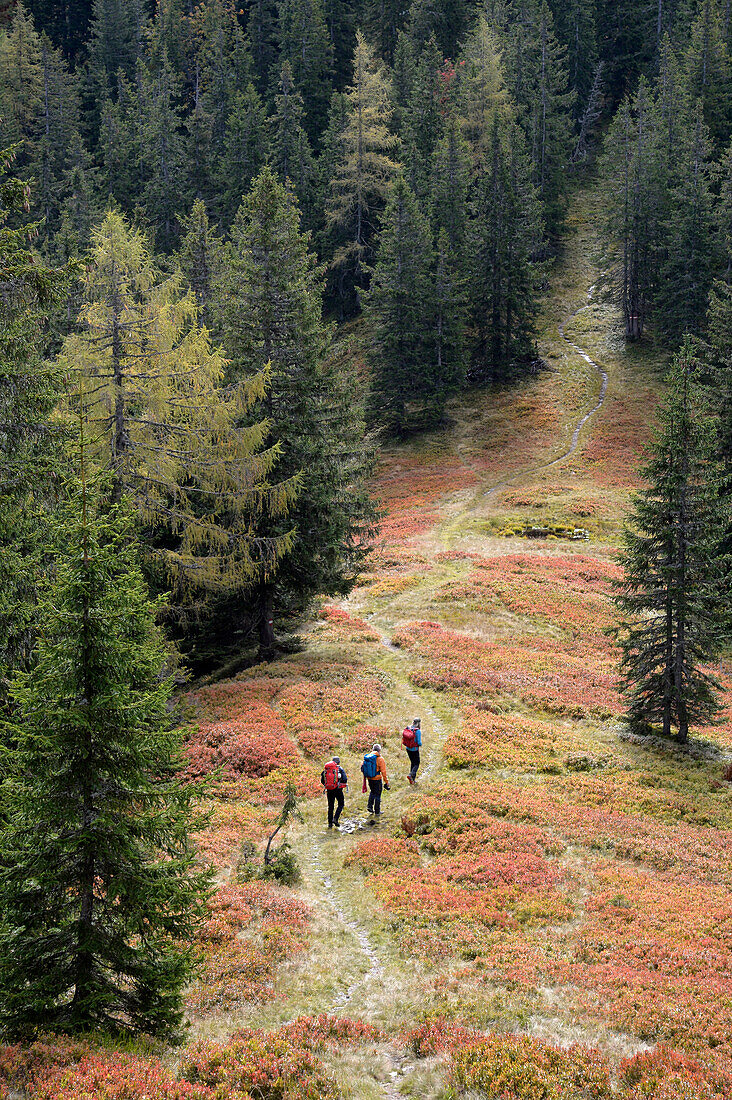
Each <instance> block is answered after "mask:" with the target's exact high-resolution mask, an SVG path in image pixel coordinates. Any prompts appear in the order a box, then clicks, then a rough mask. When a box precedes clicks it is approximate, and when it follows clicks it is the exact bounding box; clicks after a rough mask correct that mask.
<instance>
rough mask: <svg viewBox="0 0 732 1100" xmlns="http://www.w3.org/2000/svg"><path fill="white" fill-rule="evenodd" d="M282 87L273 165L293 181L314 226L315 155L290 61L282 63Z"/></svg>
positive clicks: (274, 131) (306, 218)
mask: <svg viewBox="0 0 732 1100" xmlns="http://www.w3.org/2000/svg"><path fill="white" fill-rule="evenodd" d="M279 89H280V90H279V93H278V95H276V96H275V111H274V115H273V116H272V119H271V126H272V145H271V149H272V152H271V156H270V164H271V165H272V168H273V169H274V170H275V172H277V174H278V175H279V177H280V179H281V180H282V181H283V182H288V181H289V185H290V186H291V187H292V188H293V190H294V192H295V194H296V195H297V200H298V202H299V204H300V209H301V210H302V214H303V221H304V224H305V226H306V227H307V228H308V229H310V228H311V227H312V225H313V221H314V210H313V207H314V202H315V183H316V180H315V174H316V167H315V158H314V157H313V151H312V149H311V147H310V142H309V141H308V136H307V134H306V133H305V130H304V129H303V125H302V120H303V115H304V109H303V102H302V96H301V95H300V93H299V92H298V91H297V90H296V88H295V85H294V83H293V79H292V71H291V69H290V65H289V62H287V61H286V62H285V63H284V65H283V66H282V72H281V74H280V83H279Z"/></svg>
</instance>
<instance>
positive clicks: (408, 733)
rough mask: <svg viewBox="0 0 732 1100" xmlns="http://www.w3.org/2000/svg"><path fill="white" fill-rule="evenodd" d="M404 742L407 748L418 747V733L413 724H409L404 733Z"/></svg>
mask: <svg viewBox="0 0 732 1100" xmlns="http://www.w3.org/2000/svg"><path fill="white" fill-rule="evenodd" d="M402 744H403V745H404V748H405V749H416V748H417V734H416V733H415V732H414V730H413V729H412V727H411V726H407V728H406V729H405V731H404V733H403V734H402Z"/></svg>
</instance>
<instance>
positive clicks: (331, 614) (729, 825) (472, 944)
mask: <svg viewBox="0 0 732 1100" xmlns="http://www.w3.org/2000/svg"><path fill="white" fill-rule="evenodd" d="M601 202H602V196H601V195H600V194H599V193H598V192H597V191H596V190H595V189H594V188H593V187H592V186H588V187H587V188H586V189H585V190H583V191H580V192H579V193H578V194H577V195H576V196H575V199H574V201H573V205H572V208H571V211H570V216H569V219H568V231H567V243H566V248H565V251H564V254H563V256H562V258H561V260H560V261H559V262H558V263H557V265H556V270H555V272H554V274H553V276H552V283H551V292H550V294H549V295H548V296H547V300H546V307H545V311H544V315H543V317H542V318H541V326H540V346H541V350H542V355H543V358H544V363H545V367H546V369H542V370H540V371H539V372H538V373H537V374H536V375H535V376H534V377H533V378H532V379H531V380H530V381H529V382H528V383H525V384H522V385H521V386H518V387H516V388H506V389H503V390H498V391H496V390H492V391H490V390H489V391H480V392H476V393H472V394H470V395H468V396H466V397H464V398H462V399H461V400H460V401H459V403H457V404H455V405H454V406H453V407H452V409H451V423H450V425H449V427H448V428H447V429H446V430H444V431H442V432H438V433H433V434H429V435H425V436H424V437H422V438H420V439H418V440H416V441H414V442H413V443H410V444H409V445H405V446H399V447H392V448H389V449H388V450H387V451H386V452H385V453H384V455H383V457H382V461H381V465H380V471H379V478H378V489H379V491H380V493H381V495H382V498H383V501H384V505H385V508H386V515H385V521H384V528H383V543H382V544H381V545H380V546H379V547H378V548H377V550H376V551H375V552H374V554H373V558H372V565H371V572H370V574H369V575H368V576H366V577H364V578H363V581H362V583H361V585H360V587H359V588H358V589H357V590H356V591H355V592H354V594H353V596H352V597H351V598H350V599H349V600H348V601H346V602H344V603H343V604H342V605H340V606H330V607H327V608H325V609H324V610H323V611H322V612H321V615H320V617H319V618H318V619H317V620H316V621H315V622H313V623H312V625H311V626H310V628H309V629H308V631H307V634H306V643H307V644H306V647H305V649H304V651H303V652H302V653H300V654H296V655H293V656H291V657H289V658H285V659H283V660H282V661H280V662H278V663H275V664H272V665H267V666H259V667H257V668H254V669H250V670H248V671H247V672H245V673H242V674H241V675H240V676H239V677H237V678H236V679H235V680H232V681H229V682H226V683H221V684H216V685H214V686H212V687H209V688H203V689H201V690H199V691H196V692H193V693H191V695H190V696H189V704H190V708H191V715H192V717H193V719H194V722H195V731H194V733H193V735H192V737H191V741H190V744H189V749H188V752H189V759H190V773H191V775H192V776H195V775H202V774H207V773H208V772H210V771H211V770H212V769H213V768H218V769H220V770H219V771H218V772H217V775H216V779H215V783H214V788H213V790H214V793H215V797H213V798H212V803H211V806H212V821H211V825H210V827H209V829H208V830H207V831H206V833H205V834H204V835H203V836H202V837H201V846H202V849H203V851H204V854H205V855H206V856H207V857H208V858H209V859H210V860H211V861H212V862H213V863H214V865H215V866H216V868H217V883H218V885H217V891H216V893H215V895H214V897H213V899H212V901H211V906H210V908H211V916H210V920H209V922H208V925H207V927H206V929H205V933H204V936H203V938H202V944H201V946H202V948H203V952H204V956H205V967H204V972H203V974H202V977H201V980H200V982H199V983H198V985H197V986H196V988H195V989H193V990H192V991H191V995H190V999H189V1001H190V1013H191V1022H192V1036H191V1040H192V1042H193V1044H194V1045H193V1047H192V1049H191V1050H189V1052H188V1053H187V1054H186V1055H184V1057H183V1063H182V1068H183V1071H184V1073H185V1075H186V1076H187V1077H188V1079H189V1080H191V1081H193V1082H196V1081H202V1082H207V1083H208V1084H209V1085H212V1087H213V1084H214V1083H216V1084H217V1087H218V1085H219V1083H220V1082H228V1083H229V1084H231V1083H232V1082H238V1083H239V1087H241V1088H243V1087H246V1088H250V1089H251V1090H252V1095H257V1096H265V1097H275V1096H282V1095H286V1096H288V1097H296V1098H298V1100H304V1098H306V1097H314V1096H320V1097H323V1096H332V1097H336V1096H342V1095H343V1096H348V1095H350V1096H354V1097H358V1098H364V1100H370V1098H378V1097H391V1098H394V1097H399V1096H415V1097H432V1098H434V1100H438V1098H440V1097H443V1098H446V1097H448V1096H454V1095H463V1094H467V1093H468V1092H469V1089H470V1087H472V1088H473V1089H474V1090H475V1091H474V1092H473V1095H492V1094H493V1092H494V1091H495V1090H498V1091H500V1089H504V1090H507V1091H506V1092H505V1094H506V1095H515V1096H518V1097H527V1098H528V1097H531V1098H533V1097H535V1096H540V1095H541V1096H552V1097H553V1096H557V1097H559V1096H562V1097H565V1096H566V1097H571V1096H580V1095H592V1096H595V1097H606V1098H608V1100H609V1097H610V1096H611V1095H614V1093H613V1091H612V1090H613V1089H614V1088H615V1087H616V1086H617V1079H616V1076H615V1075H617V1073H618V1067H619V1066H620V1067H621V1069H620V1073H621V1078H620V1087H621V1089H622V1090H624V1091H623V1095H625V1096H628V1097H640V1096H643V1097H652V1096H659V1097H660V1096H661V1095H663V1096H664V1097H668V1098H671V1097H677V1096H678V1097H681V1096H683V1097H687V1098H699V1100H701V1098H702V1097H704V1098H708V1097H714V1096H721V1095H726V1094H728V1093H727V1091H726V1090H728V1089H729V1088H730V1087H731V1084H732V977H731V976H730V975H731V974H732V967H731V965H730V964H732V936H731V934H730V929H732V854H731V853H732V844H731V843H730V842H731V841H732V789H731V788H730V786H729V785H728V784H727V783H724V782H722V781H721V777H722V774H723V771H724V767H725V764H726V760H725V754H726V752H727V751H728V750H730V749H732V724H730V723H729V722H728V723H727V724H726V725H725V726H722V727H720V728H719V729H717V730H715V731H714V732H713V733H709V737H713V738H714V739H715V740H716V741H717V742H718V744H719V746H720V749H719V750H715V749H714V747H713V746H712V745H709V744H708V745H707V746H706V747H702V748H699V747H697V749H695V750H694V751H692V752H691V753H689V754H686V755H679V754H675V753H674V752H673V751H671V750H668V751H666V752H662V751H659V750H655V751H654V750H650V749H648V748H647V747H645V746H640V745H638V744H635V743H632V742H631V741H629V740H628V739H627V738H624V737H623V736H622V726H621V724H620V723H619V722H618V716H619V714H620V703H619V699H618V695H617V682H616V675H615V664H616V662H615V654H614V652H613V649H612V646H611V643H610V642H609V640H608V638H607V636H606V635H605V633H604V629H605V627H606V626H607V625H608V624H609V623H610V622H611V619H612V606H611V595H612V586H613V582H614V580H615V579H616V578H617V576H618V568H617V565H616V564H615V558H614V554H615V550H616V548H617V543H618V538H619V532H620V526H621V521H622V516H623V514H624V512H625V511H626V509H627V505H628V500H629V494H630V492H631V491H632V489H633V485H634V471H635V470H636V469H637V466H638V462H639V459H640V456H641V451H642V445H643V440H644V438H646V436H647V432H648V428H649V420H650V412H651V409H652V406H653V402H654V399H655V394H656V393H657V390H658V385H659V381H658V380H659V373H660V369H661V367H662V364H661V363H660V362H656V361H654V359H653V358H652V356H651V355H650V354H649V353H648V351H647V349H638V350H630V351H629V350H627V349H626V348H625V346H624V344H623V343H622V342H621V341H620V340H619V339H618V338H617V337H616V336H615V335H614V334H615V333H616V332H617V331H618V327H619V326H618V324H617V318H616V317H615V316H614V313H613V308H612V307H611V305H609V304H608V301H607V297H606V294H605V292H604V288H603V283H602V279H601V266H600V259H599V254H598V246H597V242H596V239H595V236H594V234H593V232H592V230H591V229H590V228H588V227H590V226H592V225H595V224H597V222H598V220H599V218H600V216H601ZM527 536H528V537H527ZM585 536H586V537H585ZM727 677H728V683H729V686H730V697H731V698H732V679H731V678H730V676H729V670H727ZM415 715H419V716H420V717H421V718H422V726H423V730H424V733H425V749H424V752H423V764H422V768H421V771H420V775H419V783H418V785H417V786H416V787H414V788H411V787H409V786H408V784H407V782H406V778H405V775H406V771H407V766H406V758H405V756H404V753H403V750H402V749H401V745H400V733H401V729H402V727H403V726H404V725H405V723H406V721H407V720H409V719H411V718H412V717H414V716H415ZM376 739H378V740H379V741H380V742H381V744H382V745H383V746H384V751H385V755H386V760H387V765H388V768H389V772H390V776H391V790H390V791H389V792H388V793H385V795H384V813H383V815H382V817H381V819H380V820H378V821H376V820H375V819H374V818H373V817H369V815H368V814H367V813H366V806H365V803H366V798H365V796H364V795H362V794H361V783H360V775H359V765H360V761H361V758H362V754H363V752H364V751H365V750H367V749H368V748H370V746H371V743H372V742H373V741H374V740H376ZM334 751H338V753H339V754H340V756H341V757H342V759H343V762H344V764H345V766H346V769H347V771H348V773H349V775H350V777H351V785H350V790H349V793H348V797H347V803H346V811H345V814H344V818H343V821H342V828H341V829H340V830H337V831H333V832H331V833H329V832H328V830H327V829H326V827H325V806H324V799H323V798H322V796H321V795H320V794H319V789H320V784H319V774H320V770H321V768H322V765H323V762H324V761H325V760H326V759H327V758H328V755H329V754H330V753H332V752H334ZM288 779H292V780H294V781H295V783H296V784H297V786H298V789H299V791H300V792H301V794H302V795H303V797H302V799H301V805H302V808H303V813H304V822H303V823H302V824H300V825H294V826H291V827H290V828H289V831H288V833H287V838H288V841H289V842H290V843H291V845H292V847H293V849H294V851H295V854H296V856H297V859H298V862H299V865H300V868H301V871H302V882H301V884H300V885H299V886H297V887H295V888H293V889H288V888H286V887H282V886H279V885H277V884H273V883H270V882H262V881H260V880H258V879H249V876H248V870H247V869H248V868H249V867H251V866H253V865H254V864H257V863H258V861H259V860H260V858H261V855H260V853H261V844H262V841H263V838H264V837H265V835H266V832H267V828H268V826H269V823H270V822H271V821H272V820H273V819H274V818H275V816H276V814H277V810H278V805H279V802H280V800H281V796H282V790H283V787H284V784H285V782H286V781H287V780H288ZM320 1014H327V1016H324V1017H322V1018H320V1019H315V1020H313V1019H312V1018H313V1017H318V1016H319V1015H320ZM301 1017H307V1020H303V1019H300V1018H301ZM334 1017H336V1018H338V1020H334V1019H333V1018H334ZM296 1020H297V1021H298V1022H297V1023H293V1022H294V1021H296ZM338 1021H341V1022H338ZM344 1021H350V1022H344ZM241 1028H244V1029H260V1028H263V1029H266V1030H267V1031H268V1032H270V1033H271V1032H274V1031H276V1034H267V1035H259V1034H256V1033H252V1032H251V1031H246V1030H245V1031H244V1032H243V1033H242V1035H241V1036H240V1037H239V1038H238V1039H236V1040H234V1041H233V1043H232V1042H231V1041H230V1037H231V1035H232V1033H234V1032H235V1031H236V1030H237V1029H241ZM492 1032H498V1033H500V1034H503V1035H510V1033H519V1034H521V1035H527V1036H529V1037H530V1039H529V1040H523V1039H519V1040H514V1039H511V1038H509V1037H505V1038H501V1039H498V1040H494V1039H490V1038H486V1035H488V1034H489V1033H492ZM659 1041H662V1042H664V1043H667V1044H669V1046H670V1048H672V1050H671V1051H668V1050H665V1048H660V1049H659V1050H658V1051H656V1053H652V1054H650V1055H645V1054H644V1053H643V1052H644V1051H647V1050H651V1049H653V1048H654V1045H655V1044H656V1043H658V1042H659ZM219 1042H223V1043H224V1046H223V1048H221V1049H220V1048H219V1047H218V1046H217V1045H216V1044H217V1043H219ZM211 1044H214V1045H211ZM545 1044H548V1045H545ZM572 1044H578V1045H577V1046H573V1045H572ZM586 1048H589V1051H590V1052H589V1053H588V1049H586ZM598 1052H599V1053H598ZM674 1052H675V1053H674ZM65 1056H66V1055H65ZM43 1057H46V1055H43ZM696 1058H698V1059H699V1061H698V1062H696V1061H695V1060H694V1059H696ZM278 1059H280V1061H278ZM628 1059H631V1061H630V1062H628V1061H627V1060H628ZM72 1060H73V1058H72ZM165 1060H167V1061H177V1057H176V1058H173V1056H172V1055H170V1054H169V1055H166V1056H165ZM623 1060H625V1061H623ZM145 1064H146V1065H147V1063H145ZM278 1066H280V1067H281V1066H285V1067H286V1072H285V1076H286V1075H287V1073H289V1074H290V1075H291V1077H292V1080H291V1083H290V1085H289V1086H287V1088H289V1091H285V1093H284V1094H283V1093H282V1092H281V1091H280V1092H278V1091H277V1088H280V1087H281V1086H280V1085H278V1086H276V1088H275V1087H274V1086H272V1089H271V1090H270V1091H266V1089H265V1087H264V1085H263V1084H262V1081H264V1080H265V1078H266V1079H267V1080H269V1081H272V1080H274V1079H275V1078H277V1075H278V1073H280V1069H278V1068H277V1067H278ZM222 1067H223V1068H222ZM227 1067H228V1068H227ZM232 1067H233V1068H232ZM242 1067H244V1068H242ZM273 1067H274V1068H273ZM287 1067H289V1068H287ZM105 1072H106V1071H105ZM114 1072H115V1073H116V1072H118V1067H117V1066H116V1065H115V1070H114ZM130 1072H132V1071H130ZM135 1072H138V1071H137V1070H135ZM139 1072H141V1073H142V1071H139ZM156 1072H157V1071H156ZM161 1072H162V1071H161ZM166 1072H167V1071H166ZM145 1073H147V1070H145ZM257 1073H259V1074H261V1076H260V1077H259V1078H256V1074H257ZM253 1075H254V1076H253ZM143 1076H144V1074H143ZM141 1079H142V1078H141ZM0 1080H1V1076H0ZM79 1080H80V1077H78V1075H77V1076H76V1077H75V1076H74V1075H72V1077H71V1078H69V1079H68V1081H67V1084H68V1083H69V1081H71V1082H74V1081H75V1082H77V1083H78V1081H79ZM95 1080H96V1078H95ZM100 1080H101V1078H100ZM105 1080H106V1078H105ZM135 1080H137V1078H135ZM145 1080H146V1081H147V1077H145ZM155 1080H158V1078H157V1077H156V1078H155ZM257 1081H259V1083H258V1084H257V1083H256V1082H257ZM662 1081H665V1082H666V1083H665V1084H663V1086H662V1084H661V1082H662ZM253 1082H254V1083H253ZM450 1082H452V1084H450ZM613 1082H614V1083H613ZM669 1082H671V1084H670V1085H669ZM674 1082H676V1084H674ZM255 1085H256V1087H255ZM54 1087H55V1086H54ZM59 1087H60V1086H59ZM69 1087H71V1085H69ZM74 1087H76V1086H74ZM192 1087H195V1086H192ZM220 1087H221V1088H224V1085H221V1086H220ZM451 1087H453V1088H454V1089H455V1090H457V1091H456V1092H450V1091H449V1089H450V1088H451ZM97 1088H98V1090H99V1089H100V1088H101V1086H99V1084H98V1083H97ZM161 1088H162V1086H161ZM661 1089H665V1090H666V1091H663V1092H661V1091H659V1090H661ZM481 1090H482V1091H481ZM512 1090H513V1091H512ZM542 1090H544V1091H542ZM0 1094H2V1091H1V1087H0ZM98 1094H99V1095H102V1093H101V1091H99V1092H98ZM145 1094H146V1095H147V1093H145ZM48 1095H49V1096H51V1095H53V1096H57V1095H58V1096H60V1095H63V1096H66V1095H67V1094H66V1093H65V1092H64V1093H62V1092H60V1091H57V1092H53V1091H51V1092H49V1093H48ZM69 1095H70V1094H69ZM94 1095H97V1093H94ZM104 1095H107V1094H106V1093H104ZM110 1095H111V1093H110ZM114 1095H117V1094H116V1093H115V1094H114ZM129 1095H137V1093H136V1092H130V1093H129ZM155 1095H156V1096H157V1095H160V1096H168V1095H171V1096H172V1095H175V1096H178V1095H179V1094H178V1093H177V1092H175V1093H173V1092H171V1093H170V1094H169V1093H167V1092H163V1091H160V1092H159V1093H155ZM180 1095H184V1094H183V1093H181V1094H180ZM185 1095H189V1093H185ZM190 1095H194V1093H190ZM195 1095H203V1094H199V1093H195ZM206 1095H208V1094H206ZM216 1095H221V1096H228V1095H229V1093H228V1092H226V1091H223V1092H221V1093H220V1094H219V1093H217V1094H216ZM238 1095H240V1094H238Z"/></svg>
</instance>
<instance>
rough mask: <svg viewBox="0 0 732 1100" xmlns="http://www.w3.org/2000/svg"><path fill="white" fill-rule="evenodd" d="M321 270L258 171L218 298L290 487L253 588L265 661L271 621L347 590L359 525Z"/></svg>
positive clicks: (360, 463) (362, 502) (348, 394)
mask: <svg viewBox="0 0 732 1100" xmlns="http://www.w3.org/2000/svg"><path fill="white" fill-rule="evenodd" d="M322 275H323V272H322V268H320V267H319V266H318V264H317V261H316V259H315V257H314V256H313V254H312V253H311V252H310V250H309V237H308V236H307V235H306V234H304V233H302V232H301V229H300V214H299V210H298V207H297V201H296V199H295V198H294V196H293V195H292V194H291V192H289V191H288V190H287V188H286V187H284V185H283V184H282V183H281V182H280V181H279V180H278V179H277V177H276V176H275V175H274V174H273V172H272V170H271V169H269V168H265V169H263V171H262V172H261V173H260V175H259V176H258V177H257V179H256V180H255V181H254V184H253V186H252V189H251V191H250V192H249V194H248V195H247V196H246V197H245V199H244V201H243V203H242V206H241V208H240V210H239V212H238V214H237V216H236V219H235V221H234V225H233V226H232V231H231V244H230V248H229V253H228V256H227V262H226V267H225V271H224V274H223V278H222V285H221V300H222V302H223V316H224V338H225V347H226V350H227V353H228V355H229V357H230V360H231V364H230V368H229V369H230V374H231V377H232V379H234V380H237V379H246V378H249V377H250V376H252V375H254V376H255V377H256V376H258V375H259V374H260V373H261V371H262V370H263V369H265V367H266V365H267V364H269V369H270V370H271V382H270V386H269V388H268V390H267V393H266V396H265V397H264V399H263V400H262V401H261V403H260V404H259V405H258V406H257V410H256V412H257V415H258V416H264V417H266V418H267V422H268V425H269V434H270V439H271V441H272V442H273V443H276V444H277V445H278V447H279V449H280V455H279V460H278V463H277V466H276V470H275V472H276V474H277V476H278V477H279V478H280V479H281V480H283V481H285V482H287V483H289V482H290V481H293V480H294V481H297V482H298V484H299V492H298V495H297V499H296V501H295V503H294V505H293V507H292V509H291V511H290V512H289V513H288V516H287V522H288V523H292V524H294V525H295V538H294V540H293V542H292V545H291V548H290V550H289V553H288V554H287V555H286V557H285V558H283V559H282V561H281V562H280V563H279V564H278V566H277V567H276V569H273V570H272V572H271V574H270V576H269V578H267V579H266V580H265V581H264V582H263V583H262V584H261V585H260V588H259V591H258V599H257V605H256V609H255V611H254V613H253V614H254V619H255V622H256V624H257V627H258V632H259V639H260V648H261V651H262V653H263V654H264V655H271V653H272V650H273V647H274V645H275V632H274V622H275V620H280V621H281V620H282V619H283V618H284V619H287V620H289V621H293V617H295V616H297V615H298V614H299V613H301V612H302V610H303V609H304V608H305V607H306V606H307V604H308V602H309V601H310V600H311V599H312V597H313V596H314V595H316V594H326V593H330V594H335V593H338V592H343V591H347V590H348V588H349V587H350V585H351V584H352V583H353V580H354V579H355V575H356V574H357V572H358V565H359V562H360V560H361V558H362V557H363V554H364V552H365V542H366V534H367V531H368V527H369V524H370V518H369V517H370V513H369V511H368V502H367V498H366V494H365V490H364V484H363V483H364V472H365V466H366V459H365V457H364V455H365V448H364V439H363V434H364V433H363V424H362V422H360V416H361V415H362V414H361V413H359V407H360V406H361V405H362V401H361V399H360V398H359V395H358V389H357V388H355V385H354V378H353V376H352V374H350V373H349V375H348V380H347V383H346V382H345V381H344V375H343V369H342V367H340V366H339V365H338V363H337V361H336V360H334V359H329V358H328V357H327V349H328V345H329V340H330V334H329V331H328V329H327V328H326V326H325V325H324V324H323V320H322V316H321V313H322ZM283 532H284V529H283ZM235 610H236V609H234V608H233V607H232V606H231V605H230V607H229V609H228V611H227V613H228V614H233V613H234V611H235ZM244 611H245V609H244V608H242V613H244Z"/></svg>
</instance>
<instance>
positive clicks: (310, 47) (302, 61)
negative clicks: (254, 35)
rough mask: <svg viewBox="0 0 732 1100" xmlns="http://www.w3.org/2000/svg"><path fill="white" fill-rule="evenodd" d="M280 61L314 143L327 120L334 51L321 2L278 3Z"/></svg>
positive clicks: (282, 0) (281, 0)
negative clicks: (286, 68)
mask: <svg viewBox="0 0 732 1100" xmlns="http://www.w3.org/2000/svg"><path fill="white" fill-rule="evenodd" d="M278 39H279V50H280V58H281V60H282V61H283V62H285V61H286V62H287V63H288V64H289V66H290V71H291V74H292V80H293V83H294V87H295V89H296V90H297V91H298V92H299V93H300V95H301V96H302V101H303V104H304V126H305V131H306V133H307V135H308V138H309V139H310V141H311V142H313V143H315V142H317V138H318V135H319V133H320V131H321V130H322V129H323V128H324V126H325V124H326V120H327V116H328V104H329V102H330V94H331V74H332V70H333V50H332V47H331V41H330V36H329V34H328V27H327V24H326V22H325V11H324V10H323V0H278Z"/></svg>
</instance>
